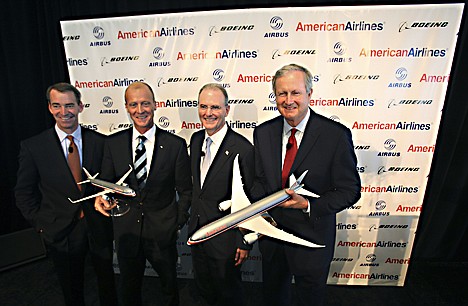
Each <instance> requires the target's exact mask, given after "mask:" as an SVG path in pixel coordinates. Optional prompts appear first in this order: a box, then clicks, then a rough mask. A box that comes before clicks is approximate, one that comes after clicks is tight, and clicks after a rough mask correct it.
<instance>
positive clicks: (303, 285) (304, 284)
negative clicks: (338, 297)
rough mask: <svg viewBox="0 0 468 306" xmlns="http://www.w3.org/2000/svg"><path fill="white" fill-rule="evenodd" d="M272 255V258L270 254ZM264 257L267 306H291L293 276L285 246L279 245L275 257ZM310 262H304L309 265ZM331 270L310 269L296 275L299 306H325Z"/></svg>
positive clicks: (264, 284) (264, 295)
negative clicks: (327, 283)
mask: <svg viewBox="0 0 468 306" xmlns="http://www.w3.org/2000/svg"><path fill="white" fill-rule="evenodd" d="M270 255H271V254H270ZM272 255H273V256H268V258H266V257H267V256H264V257H263V260H262V271H263V297H264V301H265V305H269V306H270V305H275V306H276V305H278V306H290V305H292V304H291V294H292V293H291V289H292V287H293V286H292V283H291V282H292V276H293V273H292V272H291V269H290V265H289V263H288V258H287V256H286V252H285V249H284V246H283V245H278V246H277V247H276V249H275V251H274V252H273V254H272ZM306 262H307V260H304V263H306ZM328 269H329V266H326V267H312V266H309V267H307V266H306V265H304V270H303V271H299V272H296V273H294V283H295V285H294V288H295V293H296V294H295V299H296V305H300V306H311V305H323V304H324V301H325V293H326V282H327V276H328Z"/></svg>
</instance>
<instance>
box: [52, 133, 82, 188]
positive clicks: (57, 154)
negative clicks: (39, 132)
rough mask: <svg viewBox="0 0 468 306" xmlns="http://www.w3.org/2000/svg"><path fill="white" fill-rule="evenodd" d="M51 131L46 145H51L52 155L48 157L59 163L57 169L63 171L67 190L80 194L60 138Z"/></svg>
mask: <svg viewBox="0 0 468 306" xmlns="http://www.w3.org/2000/svg"><path fill="white" fill-rule="evenodd" d="M49 131H50V133H49V136H48V137H49V141H46V142H45V143H46V144H47V143H50V145H51V147H52V148H51V150H49V154H50V155H49V156H48V158H50V159H51V160H56V161H57V162H58V163H59V164H58V165H57V168H58V169H63V175H64V184H67V185H68V186H69V187H67V188H73V190H74V191H76V192H78V194H79V189H78V185H77V184H76V182H75V179H74V178H73V174H72V173H71V170H70V167H69V166H68V161H67V158H66V157H65V155H64V154H63V149H62V145H61V144H60V139H59V138H58V136H57V133H56V132H55V129H54V128H52V129H50V130H49Z"/></svg>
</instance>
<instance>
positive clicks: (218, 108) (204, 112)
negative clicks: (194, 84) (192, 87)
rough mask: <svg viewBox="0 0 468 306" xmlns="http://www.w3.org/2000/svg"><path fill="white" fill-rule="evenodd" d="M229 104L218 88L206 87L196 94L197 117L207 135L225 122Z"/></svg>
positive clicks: (211, 133)
mask: <svg viewBox="0 0 468 306" xmlns="http://www.w3.org/2000/svg"><path fill="white" fill-rule="evenodd" d="M228 114H229V105H227V106H226V104H225V97H224V95H223V93H222V92H221V90H219V89H218V88H210V87H207V88H205V89H203V90H202V92H201V93H200V95H199V96H198V117H199V118H200V122H201V123H202V124H203V127H204V128H205V129H206V132H207V134H208V135H210V136H211V135H213V134H214V133H216V132H217V131H219V130H220V129H221V128H222V127H223V126H224V124H225V123H226V116H227V115H228Z"/></svg>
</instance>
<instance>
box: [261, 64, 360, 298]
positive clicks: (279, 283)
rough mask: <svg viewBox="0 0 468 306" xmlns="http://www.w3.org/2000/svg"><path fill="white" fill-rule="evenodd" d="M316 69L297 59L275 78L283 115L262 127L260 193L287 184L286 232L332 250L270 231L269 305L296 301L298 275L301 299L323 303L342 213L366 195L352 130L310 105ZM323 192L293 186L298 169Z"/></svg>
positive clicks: (266, 258)
mask: <svg viewBox="0 0 468 306" xmlns="http://www.w3.org/2000/svg"><path fill="white" fill-rule="evenodd" d="M312 79H313V76H312V74H311V73H310V72H309V71H308V70H307V69H306V68H304V67H302V66H299V65H297V64H290V65H286V66H283V67H282V68H280V69H279V70H278V71H277V72H276V74H275V75H274V77H273V80H272V85H273V91H274V93H275V95H276V106H277V108H278V111H279V113H280V116H278V117H276V118H273V119H271V120H269V121H267V122H265V123H263V124H261V125H259V126H257V127H256V128H255V130H254V147H255V189H254V190H255V198H257V199H259V198H262V197H264V196H267V195H269V194H272V193H274V192H276V191H278V190H280V189H285V188H286V192H287V193H288V194H289V195H290V196H291V198H290V199H289V200H288V201H286V202H285V203H283V204H281V205H279V206H277V207H275V208H273V209H271V210H270V211H269V213H270V215H271V216H272V217H273V218H274V220H275V221H276V222H277V223H278V226H279V227H281V228H282V229H284V230H285V231H287V232H289V233H291V234H294V235H296V236H298V237H301V238H304V239H306V240H309V241H311V242H314V243H317V244H320V245H325V247H324V248H317V249H312V248H307V247H304V246H298V245H295V244H289V243H284V242H282V241H279V240H275V239H271V238H268V237H263V238H262V239H260V240H259V241H260V242H259V247H260V251H261V252H262V271H263V283H264V299H265V305H291V292H290V290H291V281H292V276H294V281H295V289H296V300H297V305H307V306H310V305H322V304H323V303H324V299H325V289H326V282H327V277H328V270H329V267H330V263H331V260H332V257H333V251H334V244H335V234H336V232H335V227H336V218H335V216H336V213H338V212H339V211H341V210H343V209H345V208H347V207H349V206H351V205H353V204H354V203H356V202H357V201H358V200H359V198H360V188H361V182H360V178H359V174H358V172H357V171H356V164H357V159H356V155H355V153H354V146H353V141H352V137H351V132H350V130H349V129H348V128H346V127H345V126H344V125H342V124H340V123H337V122H335V121H333V120H330V119H328V118H325V117H324V116H321V115H319V114H317V113H315V112H314V111H313V110H312V109H310V107H309V102H310V98H311V95H312ZM306 170H308V173H307V175H306V176H305V178H304V179H303V180H302V183H303V184H304V188H305V189H307V190H309V191H311V192H314V193H315V194H318V195H319V196H320V197H319V198H311V197H303V196H300V195H298V194H296V193H295V192H294V191H292V190H289V189H287V187H288V186H289V185H288V184H289V182H288V179H289V177H290V176H291V174H294V175H295V177H299V175H301V174H302V173H303V172H304V171H306Z"/></svg>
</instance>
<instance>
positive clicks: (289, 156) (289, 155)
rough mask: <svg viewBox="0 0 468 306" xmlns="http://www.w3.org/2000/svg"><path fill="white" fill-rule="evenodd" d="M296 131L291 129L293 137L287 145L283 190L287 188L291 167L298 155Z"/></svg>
mask: <svg viewBox="0 0 468 306" xmlns="http://www.w3.org/2000/svg"><path fill="white" fill-rule="evenodd" d="M296 131H297V130H296V129H294V128H293V129H291V135H290V136H289V139H288V144H287V145H286V156H285V157H284V164H283V172H282V173H281V184H282V186H283V188H285V187H286V183H287V182H288V177H289V171H291V167H292V165H293V163H294V158H296V153H297V142H296V137H294V134H296Z"/></svg>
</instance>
